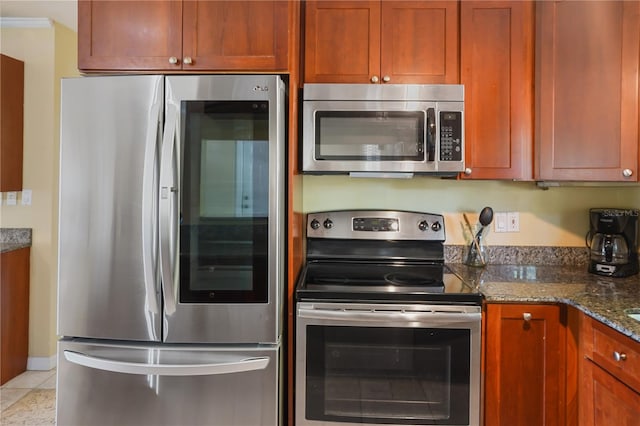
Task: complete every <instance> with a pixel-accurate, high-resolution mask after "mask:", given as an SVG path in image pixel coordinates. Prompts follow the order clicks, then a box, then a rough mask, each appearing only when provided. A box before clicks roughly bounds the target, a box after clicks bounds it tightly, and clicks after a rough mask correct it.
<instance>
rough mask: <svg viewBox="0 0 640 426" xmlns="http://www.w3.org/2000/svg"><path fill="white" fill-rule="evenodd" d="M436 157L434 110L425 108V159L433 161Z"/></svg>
mask: <svg viewBox="0 0 640 426" xmlns="http://www.w3.org/2000/svg"><path fill="white" fill-rule="evenodd" d="M435 157H436V111H435V109H433V108H427V161H435Z"/></svg>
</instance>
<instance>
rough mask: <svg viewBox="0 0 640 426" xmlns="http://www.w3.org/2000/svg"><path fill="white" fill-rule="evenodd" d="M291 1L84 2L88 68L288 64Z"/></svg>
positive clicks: (83, 58)
mask: <svg viewBox="0 0 640 426" xmlns="http://www.w3.org/2000/svg"><path fill="white" fill-rule="evenodd" d="M290 6H291V2H290V1H278V0H273V1H266V0H265V1H242V2H240V1H232V0H207V1H205V0H201V1H193V0H184V1H181V0H166V1H154V2H153V4H150V3H149V2H148V1H127V2H122V1H115V0H80V1H79V2H78V68H80V69H81V70H84V71H100V70H106V71H119V70H132V71H154V70H157V71H174V72H180V71H186V72H188V71H286V70H287V68H288V65H289V62H288V61H289V56H288V52H289V38H288V37H289V26H288V25H289V19H290V17H291V16H290V14H289V7H290Z"/></svg>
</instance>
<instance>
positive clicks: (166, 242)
mask: <svg viewBox="0 0 640 426" xmlns="http://www.w3.org/2000/svg"><path fill="white" fill-rule="evenodd" d="M177 121H178V108H177V106H175V105H173V104H171V103H167V118H166V122H165V128H164V136H163V139H162V152H161V154H160V158H161V160H160V161H161V164H160V203H159V204H160V207H159V210H160V222H159V233H160V273H161V275H162V292H163V293H164V301H165V308H164V309H165V312H166V314H167V315H171V314H173V313H174V312H175V311H176V297H175V293H174V288H175V287H176V286H175V285H174V281H175V271H174V258H175V254H174V252H175V244H174V242H173V238H172V234H173V226H175V225H174V224H173V223H172V220H173V215H172V211H173V208H174V207H173V203H174V202H175V197H176V194H177V192H178V188H177V184H176V179H175V173H174V161H175V148H176V146H175V141H176V129H177Z"/></svg>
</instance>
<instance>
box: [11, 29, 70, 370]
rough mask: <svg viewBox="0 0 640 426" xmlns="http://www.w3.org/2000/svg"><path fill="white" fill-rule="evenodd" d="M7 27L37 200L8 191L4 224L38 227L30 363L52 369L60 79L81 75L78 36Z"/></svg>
mask: <svg viewBox="0 0 640 426" xmlns="http://www.w3.org/2000/svg"><path fill="white" fill-rule="evenodd" d="M33 22H42V21H41V20H40V21H27V20H25V23H24V25H26V26H24V27H18V28H14V27H9V28H8V27H5V26H2V29H1V30H0V31H1V32H0V36H1V40H2V42H1V44H0V50H1V51H2V53H3V54H5V55H9V56H11V57H14V58H16V59H20V60H22V61H24V63H25V67H24V69H25V101H24V160H23V161H24V171H23V181H24V184H23V185H24V188H25V189H31V190H32V191H33V195H32V198H33V202H32V204H31V205H30V206H22V205H21V203H20V201H21V195H20V194H19V196H18V205H17V206H7V205H6V194H2V201H3V204H2V206H1V207H0V226H1V227H6V228H32V230H33V244H32V247H31V298H30V307H29V368H34V369H42V368H51V367H53V366H54V365H55V364H52V363H53V362H55V358H54V356H55V353H56V339H57V336H56V283H57V223H58V156H59V134H60V131H59V121H60V120H59V104H60V78H61V77H63V76H73V75H78V71H77V68H76V66H77V65H76V64H77V59H76V58H77V57H76V49H77V47H76V46H77V35H76V33H75V32H73V31H71V30H70V29H68V28H67V27H64V26H62V25H59V24H52V25H51V26H49V27H44V28H31V27H28V26H29V25H31V24H32V23H33Z"/></svg>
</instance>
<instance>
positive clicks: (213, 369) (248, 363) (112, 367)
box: [64, 350, 269, 376]
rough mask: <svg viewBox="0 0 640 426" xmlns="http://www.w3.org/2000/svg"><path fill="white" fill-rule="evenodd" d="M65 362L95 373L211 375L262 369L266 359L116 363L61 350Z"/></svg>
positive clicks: (266, 362) (267, 361)
mask: <svg viewBox="0 0 640 426" xmlns="http://www.w3.org/2000/svg"><path fill="white" fill-rule="evenodd" d="M64 357H65V359H66V360H67V361H69V362H72V363H74V364H78V365H82V366H84V367H89V368H93V369H97V370H104V371H109V372H113V373H125V374H141V375H158V376H211V375H218V374H232V373H242V372H245V371H257V370H264V369H265V368H267V365H269V357H249V358H238V359H237V360H233V361H225V362H220V363H216V362H212V363H205V364H147V363H136V362H126V361H117V360H112V359H107V358H99V357H94V356H91V355H86V354H83V353H81V352H75V351H69V350H65V351H64Z"/></svg>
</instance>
